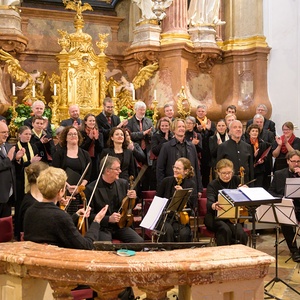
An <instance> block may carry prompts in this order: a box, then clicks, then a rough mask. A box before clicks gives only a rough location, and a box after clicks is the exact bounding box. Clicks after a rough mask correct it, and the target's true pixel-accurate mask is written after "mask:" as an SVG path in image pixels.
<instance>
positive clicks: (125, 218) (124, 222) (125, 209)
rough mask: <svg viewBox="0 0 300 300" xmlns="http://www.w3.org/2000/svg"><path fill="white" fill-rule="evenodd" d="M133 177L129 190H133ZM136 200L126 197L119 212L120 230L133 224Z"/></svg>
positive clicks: (130, 180)
mask: <svg viewBox="0 0 300 300" xmlns="http://www.w3.org/2000/svg"><path fill="white" fill-rule="evenodd" d="M133 179H134V178H133V176H130V177H129V186H130V187H129V189H130V190H133V185H134V183H133ZM135 200H136V199H135V198H129V197H128V196H126V197H125V198H124V199H123V200H122V206H121V208H120V209H119V211H120V212H121V217H120V220H119V222H118V225H119V227H120V228H124V227H130V226H131V225H132V224H133V213H132V210H133V208H134V205H135Z"/></svg>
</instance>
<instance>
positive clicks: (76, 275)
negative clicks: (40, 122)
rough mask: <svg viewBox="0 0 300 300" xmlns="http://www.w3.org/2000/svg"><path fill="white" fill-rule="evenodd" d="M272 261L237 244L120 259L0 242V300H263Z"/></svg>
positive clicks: (104, 254)
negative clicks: (77, 293)
mask: <svg viewBox="0 0 300 300" xmlns="http://www.w3.org/2000/svg"><path fill="white" fill-rule="evenodd" d="M272 262H274V258H273V257H271V256H269V255H267V254H265V253H263V252H260V251H258V250H255V249H252V248H249V247H246V246H243V245H234V246H227V247H207V248H200V249H184V250H173V251H161V252H138V253H136V255H135V256H132V257H121V256H118V255H116V254H115V253H113V252H107V251H86V250H73V249H63V248H58V247H55V246H49V245H42V244H35V243H32V242H15V243H3V244H0V289H1V290H0V295H2V297H4V298H2V300H14V299H16V300H19V299H23V300H29V299H30V300H32V299H35V300H49V299H72V297H71V293H70V291H71V289H73V288H75V287H76V286H77V285H78V284H84V285H89V286H90V287H91V288H92V289H93V290H94V291H96V292H97V293H98V298H97V299H117V296H116V295H117V294H118V293H119V292H120V291H122V290H123V289H124V287H128V286H133V287H136V288H138V289H140V290H141V291H144V292H145V293H146V294H147V299H148V300H154V299H157V300H159V299H166V294H167V292H168V290H170V289H172V288H173V287H174V286H178V290H179V295H178V297H179V300H190V299H194V300H200V299H208V298H207V297H208V295H210V297H209V299H225V298H226V299H227V297H228V299H229V298H230V299H233V298H234V299H240V300H243V299H244V300H247V299H263V298H264V296H263V295H264V276H265V275H266V274H267V272H268V268H269V265H270V264H271V263H272ZM48 283H49V284H50V287H51V289H50V287H49V284H48ZM51 294H52V295H51ZM226 295H227V296H226ZM229 296H230V297H229Z"/></svg>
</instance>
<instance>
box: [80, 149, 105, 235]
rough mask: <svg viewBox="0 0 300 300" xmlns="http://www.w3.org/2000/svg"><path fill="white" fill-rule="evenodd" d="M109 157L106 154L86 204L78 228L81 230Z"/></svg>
mask: <svg viewBox="0 0 300 300" xmlns="http://www.w3.org/2000/svg"><path fill="white" fill-rule="evenodd" d="M107 158H108V153H107V154H106V156H105V159H104V162H103V165H102V167H101V170H100V173H99V175H98V178H97V181H96V184H95V186H94V189H93V191H92V194H91V196H90V199H89V202H88V204H87V206H86V209H85V211H84V214H83V217H82V220H81V223H80V225H79V228H78V229H79V230H81V227H82V224H83V222H84V219H85V218H86V212H87V210H88V208H89V207H90V205H91V202H92V199H93V197H94V194H95V191H96V188H97V186H98V182H99V180H100V177H101V175H102V172H103V169H104V166H105V164H106V161H107Z"/></svg>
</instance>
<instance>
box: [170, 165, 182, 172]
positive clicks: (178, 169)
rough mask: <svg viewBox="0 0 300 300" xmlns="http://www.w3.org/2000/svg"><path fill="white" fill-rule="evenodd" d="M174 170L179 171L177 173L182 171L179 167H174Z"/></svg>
mask: <svg viewBox="0 0 300 300" xmlns="http://www.w3.org/2000/svg"><path fill="white" fill-rule="evenodd" d="M172 168H173V169H174V170H177V171H180V170H182V168H179V167H176V166H173V167H172Z"/></svg>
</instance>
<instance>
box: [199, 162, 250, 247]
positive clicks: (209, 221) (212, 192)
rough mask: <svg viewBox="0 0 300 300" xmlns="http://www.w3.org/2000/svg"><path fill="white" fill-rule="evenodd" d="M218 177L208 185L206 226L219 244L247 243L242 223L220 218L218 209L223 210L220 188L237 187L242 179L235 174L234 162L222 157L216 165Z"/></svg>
mask: <svg viewBox="0 0 300 300" xmlns="http://www.w3.org/2000/svg"><path fill="white" fill-rule="evenodd" d="M216 173H217V174H216V175H217V179H214V180H213V181H211V182H210V183H209V184H208V186H207V191H206V192H207V214H206V216H205V218H204V224H205V226H206V227H207V228H208V229H209V230H210V231H213V232H214V233H215V236H216V243H217V246H224V245H232V244H235V243H237V241H239V242H240V243H241V244H244V245H247V242H248V236H247V234H246V233H245V232H244V230H243V226H242V224H241V223H237V224H234V222H232V221H231V220H229V219H218V218H217V210H222V207H221V205H220V204H219V202H218V194H219V190H222V189H236V188H238V186H239V185H240V179H239V177H238V176H236V175H234V169H233V163H232V161H230V160H229V159H221V160H219V161H218V163H217V165H216Z"/></svg>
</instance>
